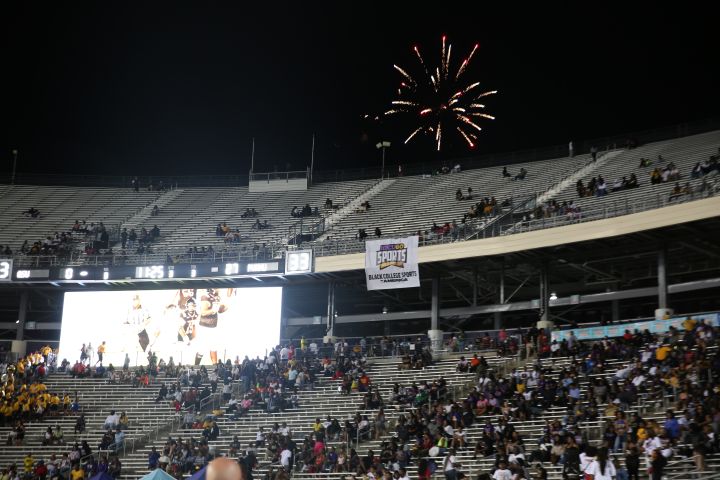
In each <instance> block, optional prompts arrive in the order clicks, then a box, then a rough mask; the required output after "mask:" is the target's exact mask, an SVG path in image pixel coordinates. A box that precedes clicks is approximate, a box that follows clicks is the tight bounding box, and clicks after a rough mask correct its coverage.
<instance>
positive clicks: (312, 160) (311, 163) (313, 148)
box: [310, 133, 315, 185]
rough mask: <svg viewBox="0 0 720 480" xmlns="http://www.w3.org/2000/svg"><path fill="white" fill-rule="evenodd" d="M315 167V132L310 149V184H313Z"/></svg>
mask: <svg viewBox="0 0 720 480" xmlns="http://www.w3.org/2000/svg"><path fill="white" fill-rule="evenodd" d="M314 168H315V134H314V133H313V136H312V150H310V184H311V185H312V177H313V169H314Z"/></svg>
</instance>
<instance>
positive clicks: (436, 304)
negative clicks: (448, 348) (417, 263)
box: [428, 276, 443, 351]
mask: <svg viewBox="0 0 720 480" xmlns="http://www.w3.org/2000/svg"><path fill="white" fill-rule="evenodd" d="M439 317H440V278H439V277H437V276H435V277H433V279H432V303H431V308H430V330H428V338H430V348H432V350H433V351H438V350H441V349H442V348H443V331H442V330H438V318H439Z"/></svg>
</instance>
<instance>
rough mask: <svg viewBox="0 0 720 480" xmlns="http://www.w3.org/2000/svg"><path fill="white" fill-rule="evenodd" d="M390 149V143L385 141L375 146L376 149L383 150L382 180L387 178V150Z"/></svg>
mask: <svg viewBox="0 0 720 480" xmlns="http://www.w3.org/2000/svg"><path fill="white" fill-rule="evenodd" d="M388 147H390V142H388V141H387V140H383V141H382V142H378V143H376V144H375V148H377V149H378V150H382V168H381V169H380V178H381V179H384V178H385V149H386V148H388Z"/></svg>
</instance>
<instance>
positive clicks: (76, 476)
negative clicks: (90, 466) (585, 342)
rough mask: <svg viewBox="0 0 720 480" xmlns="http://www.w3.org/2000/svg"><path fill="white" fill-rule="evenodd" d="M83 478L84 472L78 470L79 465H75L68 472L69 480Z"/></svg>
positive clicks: (80, 479)
mask: <svg viewBox="0 0 720 480" xmlns="http://www.w3.org/2000/svg"><path fill="white" fill-rule="evenodd" d="M84 478H85V470H83V469H81V468H80V463H79V462H78V463H76V464H75V466H74V467H73V469H72V470H70V480H82V479H84Z"/></svg>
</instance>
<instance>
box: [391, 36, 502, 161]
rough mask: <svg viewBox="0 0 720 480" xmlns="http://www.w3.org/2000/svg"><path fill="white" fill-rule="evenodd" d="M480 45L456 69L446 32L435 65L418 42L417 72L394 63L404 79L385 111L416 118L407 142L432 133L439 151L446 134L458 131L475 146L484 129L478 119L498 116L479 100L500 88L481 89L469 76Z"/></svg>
mask: <svg viewBox="0 0 720 480" xmlns="http://www.w3.org/2000/svg"><path fill="white" fill-rule="evenodd" d="M478 47H479V45H475V46H474V47H473V48H472V50H471V51H470V54H469V55H468V56H467V57H465V58H464V59H462V61H461V62H460V64H459V65H458V66H457V67H456V68H457V69H456V70H454V71H455V73H453V65H452V63H451V59H450V52H452V45H451V44H448V43H447V39H446V37H445V36H443V37H442V50H441V53H440V62H439V63H438V65H437V66H435V67H434V68H433V67H432V66H431V65H428V64H427V63H426V62H425V60H424V59H423V56H422V54H421V53H420V49H419V48H418V47H417V46H415V47H413V52H414V53H415V56H416V57H417V60H418V62H419V66H418V68H417V69H416V70H417V71H418V72H419V73H418V75H417V76H414V75H413V73H412V72H411V70H410V69H404V68H402V67H399V66H398V65H393V67H394V68H395V70H396V71H397V72H398V73H399V74H400V76H401V77H402V80H401V82H400V87H399V88H398V98H397V99H395V100H393V101H392V103H391V107H390V109H389V110H387V111H386V112H385V115H405V116H410V117H412V118H414V119H415V120H416V121H417V124H416V125H415V126H414V128H413V129H412V131H411V132H410V134H409V135H408V137H407V139H406V140H405V143H408V142H409V141H410V140H412V139H413V138H416V137H417V136H418V135H420V134H426V135H432V136H433V138H434V140H435V141H434V143H435V145H436V147H437V150H438V151H440V150H441V148H442V146H443V142H444V140H445V136H447V135H450V134H455V135H459V136H460V138H462V139H463V140H464V141H465V143H467V145H468V147H470V148H474V147H475V143H476V141H477V138H478V134H479V133H480V131H481V130H482V127H480V125H478V123H477V122H478V121H479V119H488V120H494V119H495V117H493V116H492V115H489V114H488V113H486V112H485V104H483V103H479V100H480V99H481V98H482V97H486V96H488V95H494V94H496V93H497V90H490V91H484V90H482V89H480V88H479V87H480V82H473V81H471V80H466V77H467V75H466V72H467V69H468V67H469V66H470V62H471V61H472V58H473V55H475V52H476V51H477V49H478Z"/></svg>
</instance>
